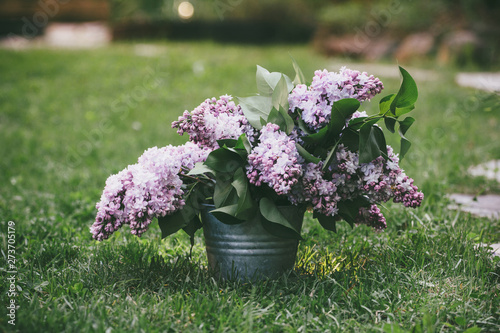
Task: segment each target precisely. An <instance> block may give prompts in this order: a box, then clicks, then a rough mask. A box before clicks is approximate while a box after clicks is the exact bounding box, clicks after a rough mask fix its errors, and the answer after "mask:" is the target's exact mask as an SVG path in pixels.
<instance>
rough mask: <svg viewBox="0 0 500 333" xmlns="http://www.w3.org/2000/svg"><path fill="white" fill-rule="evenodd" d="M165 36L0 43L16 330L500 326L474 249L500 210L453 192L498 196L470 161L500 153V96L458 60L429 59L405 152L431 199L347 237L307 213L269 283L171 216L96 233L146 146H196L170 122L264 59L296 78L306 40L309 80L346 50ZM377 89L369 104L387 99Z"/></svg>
mask: <svg viewBox="0 0 500 333" xmlns="http://www.w3.org/2000/svg"><path fill="white" fill-rule="evenodd" d="M154 45H155V47H156V48H157V49H156V50H157V54H156V55H154V56H150V57H145V56H140V55H137V53H138V51H141V50H142V51H144V50H145V49H146V50H147V48H146V47H145V46H139V47H138V46H134V45H132V44H117V45H113V46H112V47H109V48H104V49H99V50H95V51H61V50H43V49H36V50H30V51H7V50H0V58H1V59H2V61H1V62H0V142H1V145H0V156H2V158H1V159H0V168H1V169H0V170H1V172H0V184H2V186H1V188H0V230H1V234H0V244H1V246H0V248H1V254H2V256H1V266H0V275H1V284H0V292H1V296H0V297H1V304H2V311H0V314H1V316H0V328H1V329H2V331H3V330H5V331H18V332H170V331H172V332H176V331H184V332H206V331H217V332H298V331H300V332H328V331H331V332H346V331H359V332H380V331H385V332H406V331H412V330H413V332H438V331H443V332H455V331H457V332H462V331H467V332H469V333H470V332H479V331H482V332H497V331H500V261H499V260H498V258H496V259H492V257H491V256H490V255H489V254H488V252H487V250H486V249H484V248H477V246H476V245H477V243H478V242H483V243H489V242H490V243H491V242H500V223H499V221H498V220H496V221H492V220H488V219H485V218H476V217H473V216H470V215H468V214H465V213H459V212H456V211H453V210H449V209H447V206H448V204H449V202H448V201H447V199H446V194H448V193H453V192H456V191H461V192H462V193H473V194H480V193H488V192H493V193H500V186H499V185H498V184H497V183H494V182H491V181H487V180H486V179H474V178H471V177H469V176H467V174H466V171H467V168H468V167H469V166H471V165H474V164H477V163H480V162H484V161H487V160H490V159H499V158H500V131H499V130H498V129H499V127H500V113H499V112H500V110H499V103H498V99H495V98H498V97H494V96H491V95H488V94H486V93H479V92H476V91H474V90H470V89H465V88H459V87H458V86H457V85H456V84H455V83H454V80H453V77H454V74H455V72H456V69H454V68H443V67H440V68H433V64H432V63H429V64H425V65H424V66H427V67H428V68H430V69H434V70H435V71H436V72H437V74H438V78H437V79H436V80H434V81H425V82H419V81H417V84H418V85H419V89H420V97H419V101H418V102H417V109H416V111H414V114H413V117H415V118H416V120H417V121H416V122H415V124H414V126H413V127H412V128H411V129H410V131H409V133H408V137H409V138H410V139H411V140H412V142H413V143H414V146H413V147H412V150H410V153H409V155H408V157H407V158H406V159H405V160H403V161H402V167H403V168H404V169H405V170H406V171H407V173H408V174H409V175H411V176H412V177H413V178H414V179H415V183H416V184H417V185H418V186H419V187H420V188H421V189H422V190H423V192H424V193H425V200H424V204H423V205H422V207H420V208H419V209H416V210H404V209H401V208H400V207H399V206H395V205H394V206H393V205H387V208H388V210H385V211H384V214H385V215H386V217H387V222H388V228H387V230H386V231H384V232H382V233H376V232H374V231H373V230H371V229H368V228H365V227H358V228H355V229H351V228H350V227H348V226H347V225H343V224H342V225H341V226H340V228H339V231H338V233H336V234H335V233H330V232H327V231H325V230H324V229H322V228H321V227H320V226H319V225H318V223H317V222H315V221H314V220H312V218H311V217H310V216H307V217H306V221H305V222H306V225H305V227H304V230H303V235H302V236H303V238H304V239H305V240H304V241H302V242H301V244H300V247H299V255H298V260H297V263H296V267H295V269H294V271H293V272H291V273H290V274H287V275H285V276H283V277H281V278H279V279H277V280H273V281H266V282H262V283H256V284H241V283H236V282H218V281H216V280H214V279H213V278H212V277H211V276H210V275H209V273H208V271H207V267H206V266H207V262H206V258H205V253H204V248H203V237H202V235H201V232H200V231H199V232H198V233H197V236H196V245H195V246H194V249H193V254H192V257H191V258H190V257H189V256H188V254H189V248H190V244H189V237H188V236H187V235H185V234H183V233H178V234H176V235H173V236H170V237H168V238H166V239H164V240H161V237H160V232H159V228H158V226H157V224H156V223H155V224H154V225H153V226H152V228H151V229H150V230H149V231H148V232H147V233H146V234H145V235H144V236H143V237H142V238H137V237H135V236H132V235H131V234H130V233H129V231H128V227H124V228H123V229H122V231H121V232H119V233H115V235H114V236H113V237H112V238H111V239H110V240H108V241H105V242H102V243H99V242H96V241H93V240H92V239H91V235H90V232H89V226H90V225H91V224H92V222H93V219H94V217H95V213H96V210H95V203H96V202H97V201H98V200H99V197H100V194H101V191H102V189H103V187H104V183H105V180H106V178H107V177H108V176H109V175H110V174H113V173H116V172H118V171H120V170H121V169H123V168H124V167H126V166H127V165H128V164H134V163H136V161H137V158H138V156H140V155H141V154H142V152H143V151H144V150H145V149H147V148H149V147H152V146H159V147H161V146H165V145H167V144H180V143H183V142H185V140H186V138H185V137H180V136H178V135H177V134H176V132H175V130H173V129H171V127H170V123H171V122H172V121H173V120H176V119H177V117H178V116H179V115H180V114H181V113H182V112H183V111H184V110H186V109H187V110H192V109H193V108H195V107H196V106H197V105H199V104H200V103H201V102H202V101H203V100H204V99H205V98H208V97H214V96H215V97H218V96H220V95H223V94H231V95H233V96H248V95H251V94H254V93H255V92H256V88H255V84H254V82H255V81H254V75H255V65H256V64H259V65H261V66H263V67H265V68H267V69H269V70H272V71H281V72H285V73H288V74H289V75H292V74H293V68H292V65H291V61H290V60H289V59H290V58H289V54H291V55H293V56H294V58H295V59H296V60H297V61H298V63H299V64H300V65H301V67H302V69H303V71H304V73H306V77H308V79H309V80H310V79H311V77H312V74H313V71H314V70H315V69H320V68H321V69H322V68H325V67H328V66H329V64H330V63H331V62H332V60H329V59H326V58H323V57H320V56H318V55H316V54H315V53H314V52H313V51H312V50H311V49H310V48H307V47H305V46H287V45H285V46H273V47H256V46H235V45H217V44H213V43H163V44H160V43H156V44H154ZM142 51H141V52H142ZM394 66H396V64H394ZM330 69H331V70H336V69H335V68H330ZM410 73H411V72H410ZM381 79H382V80H383V82H384V84H385V86H386V92H385V94H388V93H390V92H395V91H396V90H397V88H398V86H399V80H397V79H393V78H384V77H383V76H381ZM385 94H383V95H385ZM379 100H380V97H376V98H374V99H373V100H372V102H371V103H365V105H363V107H364V108H365V109H366V110H368V111H369V113H374V112H376V109H377V106H378V101H379ZM391 142H392V141H391ZM392 143H394V144H395V141H394V142H392ZM9 226H10V229H9ZM11 235H14V236H11ZM12 239H14V242H15V247H16V250H15V253H13V252H10V254H11V255H13V256H15V259H16V262H15V263H13V262H12V261H10V262H9V261H8V254H9V252H8V245H9V242H11V243H12ZM9 263H10V264H13V266H12V267H10V266H9ZM12 270H15V271H16V272H17V273H15V274H14V276H15V286H16V290H15V291H16V293H17V295H14V296H13V293H12V291H9V287H10V281H14V280H8V278H9V277H11V276H12V274H13V273H9V271H12ZM11 300H14V301H15V303H16V305H17V306H18V308H17V310H16V311H15V326H13V325H11V324H9V323H8V321H10V320H11V318H9V317H8V316H7V311H10V310H9V309H7V310H6V308H7V306H9V304H10V303H9V302H10V301H11Z"/></svg>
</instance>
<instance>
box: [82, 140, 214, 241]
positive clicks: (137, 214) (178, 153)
mask: <svg viewBox="0 0 500 333" xmlns="http://www.w3.org/2000/svg"><path fill="white" fill-rule="evenodd" d="M209 152H210V150H208V149H202V148H200V147H199V146H198V145H196V144H194V143H191V142H188V143H186V144H185V145H182V146H176V147H175V146H171V145H169V146H166V147H163V148H157V147H153V148H150V149H148V150H147V151H146V152H145V153H144V154H143V155H142V156H141V157H140V158H139V161H138V163H137V164H134V165H130V166H128V167H127V168H126V169H125V170H123V171H121V172H119V173H118V174H116V175H112V176H110V177H109V178H108V180H107V181H106V186H105V188H104V191H103V193H102V196H101V200H100V201H99V202H98V203H97V205H96V208H97V216H96V220H95V222H94V224H93V225H92V227H91V228H90V231H91V233H92V235H93V237H94V238H95V239H97V240H103V239H107V238H108V237H109V236H110V235H111V234H112V233H113V232H115V231H116V230H118V229H119V228H120V227H122V226H123V225H124V224H129V225H130V230H131V233H132V234H134V235H137V236H141V235H142V234H143V233H144V232H145V231H147V230H148V228H149V225H150V224H151V222H152V220H153V219H154V218H155V217H160V216H165V215H170V214H172V213H174V212H176V211H178V210H179V209H182V207H183V206H184V205H185V202H184V199H183V195H184V191H183V190H182V180H181V178H180V175H179V174H180V173H181V171H182V170H183V168H187V169H191V168H193V167H194V164H195V163H197V162H203V161H205V160H206V157H207V155H208V153H209Z"/></svg>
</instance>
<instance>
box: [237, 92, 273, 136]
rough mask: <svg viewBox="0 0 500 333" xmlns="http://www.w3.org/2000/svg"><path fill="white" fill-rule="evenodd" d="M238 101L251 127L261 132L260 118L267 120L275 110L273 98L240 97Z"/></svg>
mask: <svg viewBox="0 0 500 333" xmlns="http://www.w3.org/2000/svg"><path fill="white" fill-rule="evenodd" d="M238 101H239V103H240V106H241V110H242V111H243V114H244V115H245V117H246V118H247V120H248V122H249V123H250V125H252V126H253V127H255V128H256V129H259V130H260V129H261V128H262V124H261V123H260V118H263V119H264V120H267V117H268V116H269V113H270V112H271V109H272V108H273V103H272V99H271V96H270V95H269V96H251V97H238Z"/></svg>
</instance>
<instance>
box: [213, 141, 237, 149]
mask: <svg viewBox="0 0 500 333" xmlns="http://www.w3.org/2000/svg"><path fill="white" fill-rule="evenodd" d="M236 142H237V141H236V140H235V139H220V140H217V144H218V145H219V147H224V146H226V147H229V148H234V146H236Z"/></svg>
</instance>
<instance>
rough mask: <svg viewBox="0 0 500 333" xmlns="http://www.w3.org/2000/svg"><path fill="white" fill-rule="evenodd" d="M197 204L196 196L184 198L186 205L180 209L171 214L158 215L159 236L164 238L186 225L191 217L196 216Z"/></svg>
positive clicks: (190, 221)
mask: <svg viewBox="0 0 500 333" xmlns="http://www.w3.org/2000/svg"><path fill="white" fill-rule="evenodd" d="M198 207H199V204H198V202H197V201H196V196H189V197H188V198H186V205H184V207H183V208H182V209H181V210H178V211H177V212H175V213H173V214H172V215H165V216H159V217H158V225H159V227H160V230H161V238H165V237H167V236H169V235H171V234H173V233H175V232H177V231H179V230H180V229H182V228H184V227H186V226H188V225H189V224H190V223H194V222H192V221H193V219H195V218H198V214H199V209H198Z"/></svg>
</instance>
